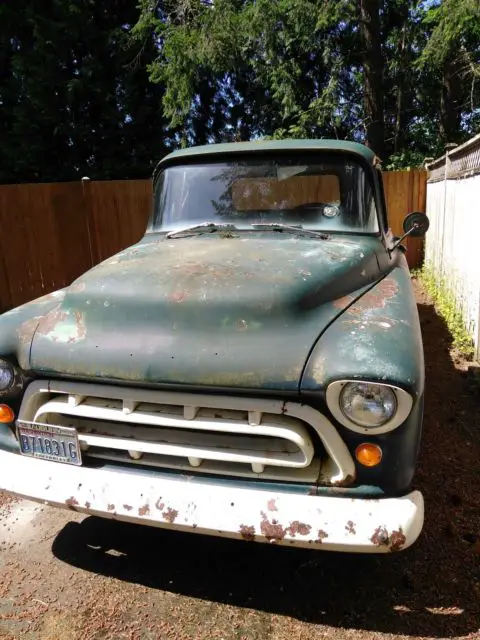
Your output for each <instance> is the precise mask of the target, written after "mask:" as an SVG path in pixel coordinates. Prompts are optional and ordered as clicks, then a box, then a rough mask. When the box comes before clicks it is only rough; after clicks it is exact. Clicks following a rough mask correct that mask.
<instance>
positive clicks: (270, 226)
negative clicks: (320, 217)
mask: <svg viewBox="0 0 480 640" xmlns="http://www.w3.org/2000/svg"><path fill="white" fill-rule="evenodd" d="M252 227H254V228H255V229H260V230H262V229H265V230H266V231H268V230H270V231H283V232H284V233H293V234H298V235H300V236H309V237H311V238H321V239H322V240H328V239H329V238H330V236H329V235H328V234H327V233H321V232H320V231H312V230H311V229H304V228H303V227H302V226H300V225H299V226H298V227H297V226H295V225H293V224H282V223H281V222H258V223H255V224H252Z"/></svg>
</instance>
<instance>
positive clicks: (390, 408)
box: [339, 382, 397, 427]
mask: <svg viewBox="0 0 480 640" xmlns="http://www.w3.org/2000/svg"><path fill="white" fill-rule="evenodd" d="M339 405H340V409H341V410H342V412H343V414H344V415H345V417H346V418H348V419H349V420H351V421H352V422H354V423H355V424H358V425H359V426H360V427H381V426H382V425H384V424H385V423H386V422H388V421H389V420H391V419H392V418H393V416H394V415H395V412H396V410H397V399H396V397H395V394H394V392H393V391H392V389H391V388H390V387H387V386H385V385H379V384H370V383H369V382H348V383H347V384H346V385H345V386H344V387H343V389H342V391H341V393H340V398H339Z"/></svg>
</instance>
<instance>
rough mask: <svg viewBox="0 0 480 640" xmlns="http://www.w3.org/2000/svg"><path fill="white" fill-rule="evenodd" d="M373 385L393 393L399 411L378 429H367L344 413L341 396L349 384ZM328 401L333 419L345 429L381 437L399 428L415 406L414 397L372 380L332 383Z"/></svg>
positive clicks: (389, 385)
mask: <svg viewBox="0 0 480 640" xmlns="http://www.w3.org/2000/svg"><path fill="white" fill-rule="evenodd" d="M358 383H361V384H367V385H368V384H371V385H375V386H380V387H387V388H388V389H390V391H392V393H393V394H394V396H395V400H396V405H397V410H396V411H395V413H394V414H393V415H392V417H391V418H390V419H389V420H387V422H385V423H384V424H382V425H381V426H378V427H366V426H361V425H359V424H357V423H356V422H353V421H352V420H350V419H349V418H348V417H347V416H346V415H345V413H344V412H343V410H342V408H341V405H340V401H341V399H340V398H341V394H342V391H343V390H344V388H345V386H346V385H347V384H358ZM326 400H327V406H328V408H329V410H330V412H331V414H332V415H333V417H334V418H335V419H336V420H337V422H339V423H340V424H341V425H343V426H344V427H347V428H348V429H350V430H351V431H354V432H355V433H361V434H363V435H365V434H368V435H380V434H382V433H388V432H389V431H393V430H394V429H396V428H397V427H399V426H400V425H401V424H402V423H403V422H405V420H406V419H407V418H408V416H409V415H410V411H411V410H412V406H413V398H412V396H411V395H410V394H409V393H407V392H406V391H404V390H403V389H400V387H397V386H395V385H391V384H385V383H383V382H376V381H371V380H337V381H335V382H332V383H331V384H330V385H329V386H328V388H327V392H326Z"/></svg>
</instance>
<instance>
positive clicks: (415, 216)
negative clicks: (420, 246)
mask: <svg viewBox="0 0 480 640" xmlns="http://www.w3.org/2000/svg"><path fill="white" fill-rule="evenodd" d="M429 226H430V220H429V219H428V218H427V216H426V215H425V214H424V213H422V212H421V211H414V212H413V213H409V214H408V216H407V217H406V218H405V220H404V221H403V233H404V234H405V236H406V235H409V236H412V238H421V237H422V236H424V235H425V234H426V233H427V231H428V228H429ZM405 236H403V237H405Z"/></svg>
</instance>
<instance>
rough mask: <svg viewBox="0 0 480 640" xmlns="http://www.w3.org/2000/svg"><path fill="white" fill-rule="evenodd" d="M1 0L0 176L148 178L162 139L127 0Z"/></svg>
mask: <svg viewBox="0 0 480 640" xmlns="http://www.w3.org/2000/svg"><path fill="white" fill-rule="evenodd" d="M49 7H50V8H49V10H48V12H46V11H45V9H44V8H42V6H41V3H38V2H35V1H34V0H25V1H24V2H21V3H13V2H4V3H0V109H1V117H0V148H1V149H2V152H1V155H0V182H36V181H56V180H75V179H78V178H80V177H82V176H85V175H86V176H89V177H91V178H103V179H108V178H134V177H147V176H148V175H149V174H150V172H151V169H152V164H153V161H154V160H155V159H158V156H159V155H160V154H161V153H162V149H163V148H164V145H165V135H164V124H165V120H164V117H163V113H162V108H161V101H162V97H163V87H162V86H161V85H154V84H152V83H151V82H150V81H149V79H148V74H147V72H146V69H145V65H146V62H147V61H149V60H151V59H152V57H153V55H154V51H155V44H154V43H153V42H152V41H144V42H142V43H136V42H132V40H131V38H130V35H129V29H130V26H129V25H132V24H133V23H135V21H136V19H137V18H138V10H137V9H136V7H135V6H134V4H133V3H124V2H122V3H111V2H108V1H107V0H79V1H78V2H72V1H71V0H55V1H54V2H51V3H49Z"/></svg>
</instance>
